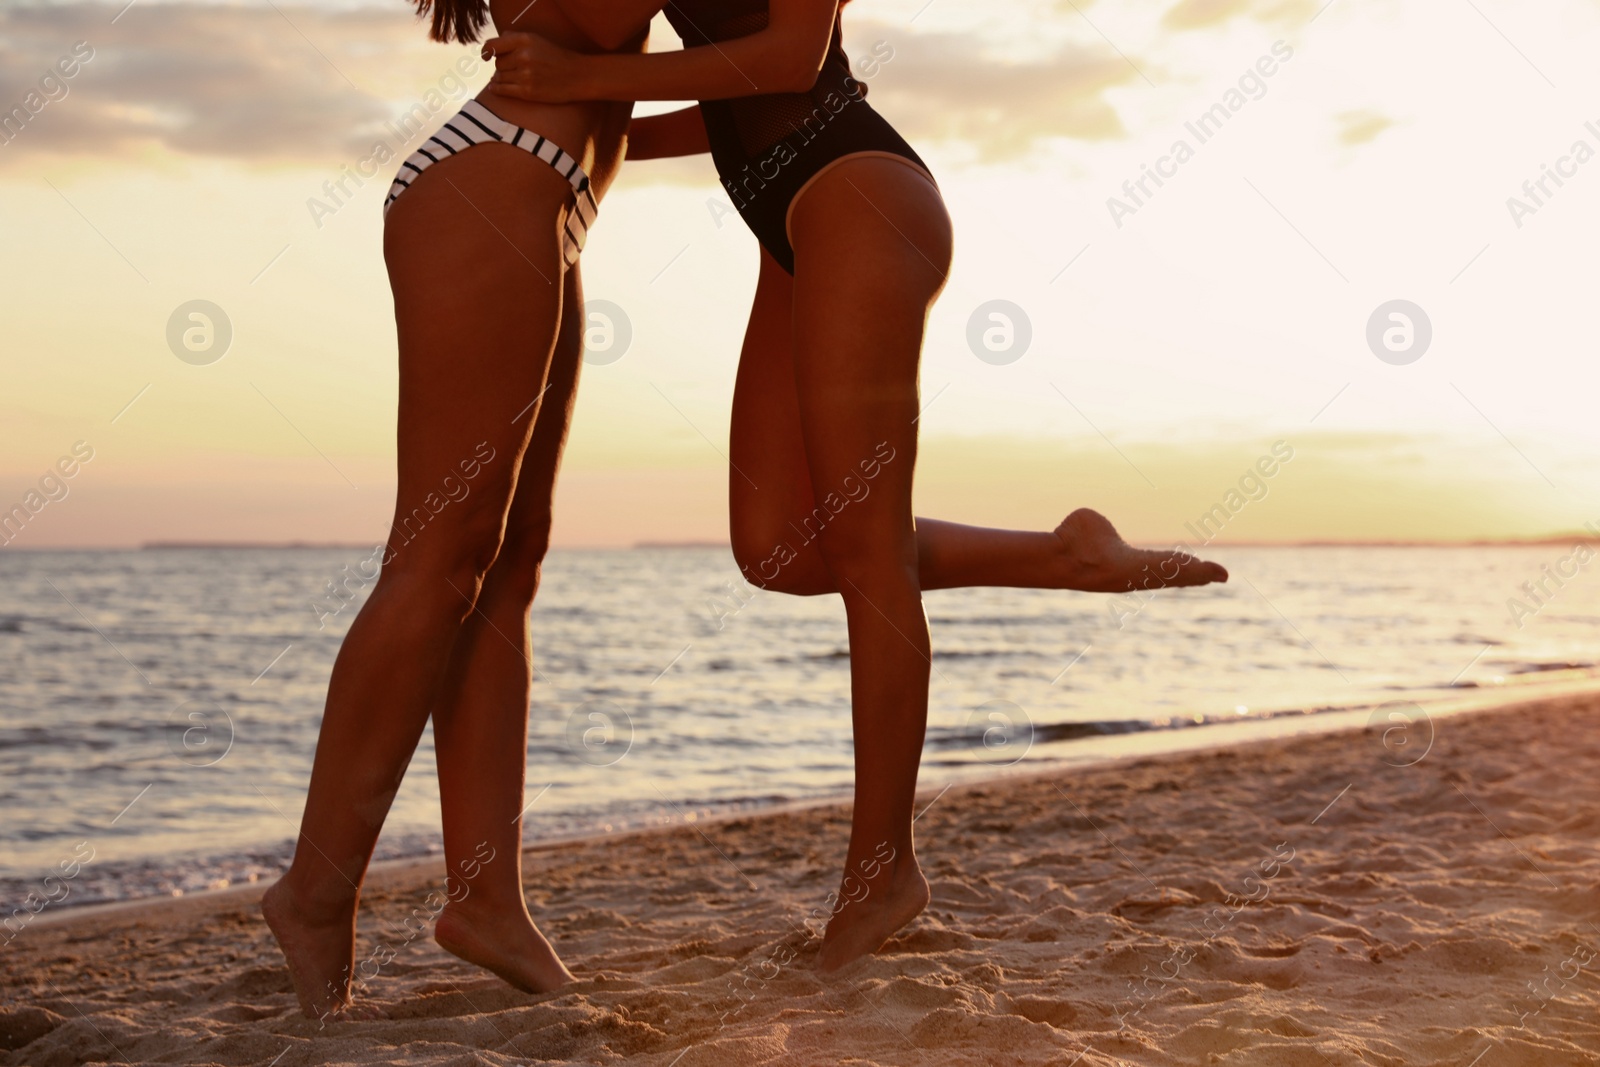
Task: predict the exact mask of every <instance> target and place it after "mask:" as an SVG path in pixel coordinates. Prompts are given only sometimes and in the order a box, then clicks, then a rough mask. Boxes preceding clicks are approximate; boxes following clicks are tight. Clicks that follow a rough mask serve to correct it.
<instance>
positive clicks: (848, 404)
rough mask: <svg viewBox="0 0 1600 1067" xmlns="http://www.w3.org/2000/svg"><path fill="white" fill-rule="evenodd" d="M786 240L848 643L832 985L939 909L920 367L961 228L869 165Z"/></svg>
mask: <svg viewBox="0 0 1600 1067" xmlns="http://www.w3.org/2000/svg"><path fill="white" fill-rule="evenodd" d="M791 232H792V235H793V242H794V247H795V280H794V297H793V304H794V320H793V330H794V379H795V386H796V396H797V398H798V405H797V406H798V415H799V425H800V435H801V437H802V439H803V441H804V447H805V460H806V469H807V471H808V472H809V475H810V483H811V487H812V492H813V495H814V496H815V497H816V498H817V499H818V500H821V501H823V502H824V506H825V507H826V508H827V510H826V511H825V512H824V513H823V514H822V515H820V516H814V517H813V520H812V524H811V525H810V526H807V524H805V523H801V527H800V528H801V531H802V536H808V537H809V538H810V540H811V541H814V543H815V544H816V546H817V548H818V551H819V554H820V556H821V558H822V561H823V563H824V564H825V565H826V566H827V569H828V572H829V574H830V575H831V576H832V579H833V583H834V586H835V587H836V588H837V589H838V590H839V593H840V596H841V597H842V598H843V600H844V605H845V615H846V619H847V623H848V626H849V634H850V696H851V719H852V724H853V726H854V732H855V749H856V751H855V765H856V773H855V807H854V811H853V814H852V819H851V829H850V846H849V850H848V852H847V853H846V859H845V872H844V876H843V879H842V881H841V886H840V899H841V901H844V902H845V903H844V904H843V906H842V907H841V908H840V909H839V910H838V911H837V912H836V913H835V914H834V916H833V918H832V920H831V921H830V922H829V924H828V929H827V932H826V933H825V934H824V936H823V943H822V953H821V965H822V967H823V969H825V970H832V969H834V968H837V967H840V966H843V965H844V964H846V963H848V962H850V961H851V960H853V959H856V958H858V957H860V956H862V955H865V954H867V953H869V952H872V951H874V950H876V949H877V948H878V947H879V946H880V945H882V944H883V942H884V941H885V940H887V939H888V938H889V937H890V936H891V935H892V934H893V933H894V932H895V931H896V930H897V929H899V928H900V927H901V926H904V925H905V924H906V923H908V922H910V921H911V919H912V918H914V917H915V916H916V915H917V913H918V912H920V911H921V910H922V909H923V907H925V906H926V904H927V901H928V885H927V881H926V880H925V879H924V878H923V876H922V872H921V870H920V869H919V868H918V866H917V861H916V856H915V853H914V850H913V846H912V839H911V817H912V804H913V801H914V798H915V794H916V788H917V766H918V763H919V762H920V760H921V757H922V742H923V732H924V729H925V727H926V725H927V716H928V672H929V668H930V662H931V661H930V659H929V655H930V652H929V641H928V624H927V618H926V616H925V615H924V613H923V609H922V595H921V588H920V586H919V584H918V578H917V567H918V559H917V537H916V528H915V523H914V520H913V518H912V514H911V484H912V473H913V468H914V467H915V464H916V451H917V428H916V424H915V421H914V420H915V419H916V416H917V365H918V361H919V359H920V357H921V350H922V335H923V329H924V325H925V323H926V319H927V314H928V308H929V307H930V306H931V305H932V303H933V300H934V297H935V296H936V295H937V294H938V292H939V290H940V289H941V288H942V287H943V285H944V278H945V271H946V270H947V269H948V266H949V262H950V223H949V219H948V217H947V216H946V214H945V211H944V205H943V202H942V201H941V200H940V198H939V194H938V191H937V190H936V189H935V188H934V187H933V185H932V184H931V183H929V182H928V181H927V180H926V179H924V178H923V177H922V176H920V175H918V174H916V173H915V172H914V171H912V170H910V169H909V168H907V167H904V166H900V165H899V164H896V163H894V162H892V161H887V160H883V159H877V158H862V159H852V160H846V161H844V162H842V163H840V164H838V165H837V166H835V167H834V168H833V169H832V170H830V171H829V172H827V173H826V174H824V175H823V176H822V177H820V178H819V179H818V180H817V181H816V182H815V183H813V185H812V186H811V188H810V189H809V190H807V192H806V193H805V194H804V196H803V197H802V198H801V199H800V201H799V202H798V203H797V204H796V205H795V208H794V213H793V223H792V227H791ZM758 484H759V483H758ZM863 489H867V491H863ZM839 501H846V503H844V504H843V505H842V506H839V505H838V502H839ZM830 502H832V503H831V504H830ZM808 543H809V542H808Z"/></svg>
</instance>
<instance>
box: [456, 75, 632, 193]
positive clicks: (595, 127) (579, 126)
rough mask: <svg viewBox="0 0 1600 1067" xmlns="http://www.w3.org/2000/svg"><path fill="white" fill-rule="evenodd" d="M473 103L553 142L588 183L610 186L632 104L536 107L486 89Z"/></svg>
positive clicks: (601, 186)
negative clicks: (567, 156) (575, 163)
mask: <svg viewBox="0 0 1600 1067" xmlns="http://www.w3.org/2000/svg"><path fill="white" fill-rule="evenodd" d="M477 100H478V103H480V104H482V105H483V106H484V107H486V108H488V109H489V110H490V111H492V112H494V113H495V114H496V115H498V116H499V117H500V118H502V119H504V120H505V121H506V122H509V123H511V124H512V125H513V126H521V127H522V128H523V129H525V130H528V131H530V132H532V133H536V134H538V135H539V136H541V137H543V138H545V139H546V140H547V141H553V142H555V144H556V146H557V147H559V148H561V149H562V150H564V151H565V152H566V153H567V154H568V155H570V156H571V157H572V158H573V159H576V160H577V161H578V164H579V166H581V167H583V169H584V172H585V173H586V174H588V175H589V180H590V181H591V182H592V183H594V184H595V185H596V186H599V187H600V189H604V187H605V186H606V185H608V184H610V181H611V178H612V176H613V175H614V174H615V172H616V169H617V166H618V164H619V163H620V162H621V156H622V148H623V143H624V139H625V138H626V136H627V132H628V121H629V117H630V116H631V114H632V111H633V105H632V104H628V103H608V102H604V101H586V102H583V103H576V104H536V103H531V102H529V101H527V100H517V99H515V98H513V97H509V96H502V95H500V94H499V93H496V92H493V91H492V90H490V89H487V88H486V89H484V90H483V91H482V92H480V93H479V94H478V96H477ZM598 191H599V190H597V193H598Z"/></svg>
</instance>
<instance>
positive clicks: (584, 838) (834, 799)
mask: <svg viewBox="0 0 1600 1067" xmlns="http://www.w3.org/2000/svg"><path fill="white" fill-rule="evenodd" d="M1561 674H1563V675H1570V677H1557V678H1551V677H1550V676H1549V675H1548V674H1546V675H1527V676H1524V677H1527V678H1529V679H1530V680H1529V681H1526V682H1513V683H1508V684H1506V685H1501V686H1493V687H1483V686H1467V687H1460V688H1458V689H1453V690H1451V692H1452V694H1453V695H1452V696H1450V697H1448V698H1440V699H1439V700H1438V701H1435V702H1430V703H1424V704H1421V705H1419V706H1420V707H1422V708H1423V709H1424V710H1425V711H1426V713H1427V714H1428V715H1429V716H1430V717H1435V718H1440V719H1448V718H1451V717H1453V716H1457V715H1472V714H1481V713H1489V714H1492V713H1494V712H1496V711H1499V710H1511V709H1513V708H1516V707H1520V706H1524V705H1530V704H1540V703H1543V702H1546V701H1550V700H1558V699H1561V698H1564V697H1569V696H1585V695H1593V696H1595V697H1597V698H1600V679H1597V678H1595V677H1594V676H1593V675H1591V674H1588V673H1585V672H1581V671H1574V672H1561ZM1519 685H1525V686H1528V687H1529V689H1530V690H1534V689H1536V690H1537V692H1524V693H1518V692H1516V691H1515V688H1516V687H1517V686H1519ZM1401 703H1405V702H1404V701H1402V702H1401ZM1380 706H1381V705H1370V704H1362V705H1355V706H1351V707H1336V708H1327V709H1315V710H1307V711H1301V712H1299V713H1298V714H1297V713H1296V712H1295V711H1294V710H1286V711H1283V712H1277V713H1274V714H1273V715H1272V717H1269V718H1254V719H1242V720H1240V721H1239V722H1216V723H1208V724H1206V725H1203V726H1196V727H1193V728H1165V729H1157V730H1148V731H1141V732H1130V733H1127V734H1110V735H1106V736H1103V737H1099V738H1085V739H1077V740H1074V741H1070V742H1066V743H1065V744H1066V745H1068V746H1072V747H1074V748H1076V749H1078V750H1079V751H1077V752H1076V753H1068V754H1063V755H1061V756H1057V757H1042V758H1039V759H1036V760H1033V761H1028V762H1031V763H1032V764H1033V765H1032V766H1027V765H1013V766H1008V767H1002V768H991V769H989V770H988V772H987V773H985V772H983V771H978V770H977V769H976V766H978V765H973V766H969V767H964V768H962V770H964V771H967V772H968V773H966V774H960V775H958V776H957V777H955V778H953V779H952V780H951V781H950V782H949V783H948V784H947V785H945V786H942V787H941V786H936V785H931V784H923V785H919V787H918V790H917V804H918V807H919V808H920V807H921V806H922V805H923V804H925V803H927V802H928V801H929V800H931V799H932V798H933V796H934V794H935V793H937V792H938V791H939V789H941V788H949V789H959V788H961V787H963V786H966V787H971V786H977V785H986V784H999V783H1009V782H1026V781H1031V780H1035V779H1039V778H1052V777H1058V776H1060V775H1062V774H1067V773H1087V772H1095V771H1101V770H1105V769H1107V768H1111V767H1116V766H1120V765H1130V764H1137V763H1139V762H1140V761H1143V760H1150V759H1157V760H1159V759H1180V758H1182V757H1184V756H1185V755H1192V754H1197V753H1206V752H1213V751H1219V750H1233V749H1239V750H1246V749H1249V748H1250V747H1252V746H1258V745H1269V744H1272V743H1273V742H1275V741H1289V740H1294V739H1297V738H1306V737H1320V736H1326V735H1329V734H1339V733H1344V732H1352V731H1360V730H1362V729H1363V728H1364V726H1365V724H1364V723H1363V722H1362V721H1361V719H1362V717H1363V716H1367V715H1369V713H1371V712H1373V711H1375V709H1376V708H1378V707H1380ZM1268 723H1275V724H1278V725H1280V726H1293V727H1294V728H1293V729H1288V730H1284V731H1283V732H1280V733H1275V734H1273V735H1271V736H1253V735H1254V734H1256V732H1257V731H1259V730H1260V729H1261V728H1263V727H1264V726H1265V725H1266V724H1268ZM1236 735H1244V736H1236ZM1140 741H1143V742H1146V745H1145V746H1144V747H1141V748H1137V749H1136V748H1135V747H1134V746H1136V745H1138V744H1139V742H1140ZM1151 741H1155V742H1158V743H1157V744H1155V745H1153V746H1152V745H1149V744H1148V742H1151ZM1097 742H1098V744H1097ZM1097 748H1098V749H1102V750H1109V751H1100V752H1091V751H1090V750H1092V749H1097ZM1118 749H1121V750H1122V751H1116V750H1118ZM932 755H934V756H936V755H937V753H936V752H935V753H932ZM930 762H931V761H930V758H929V754H925V755H924V770H923V773H922V775H921V776H920V777H921V778H922V779H923V780H926V779H928V778H930V777H938V775H931V774H930V773H929V769H928V764H929V763H930ZM729 803H730V804H734V803H742V802H739V801H730V802H729ZM849 803H850V794H849V793H848V792H836V793H829V794H825V795H821V796H815V797H802V798H796V799H792V800H785V801H779V802H773V803H770V804H758V805H754V806H751V807H748V808H739V809H735V810H724V811H714V812H710V813H702V812H694V813H692V814H693V816H694V817H693V818H690V819H687V820H686V819H685V818H684V817H683V816H681V815H678V816H664V817H660V818H658V819H657V820H656V822H655V823H654V824H653V825H649V826H638V827H629V828H627V829H622V830H615V831H603V830H602V831H593V830H591V831H575V832H571V833H555V834H551V835H549V836H540V837H536V838H526V839H525V840H524V843H523V847H522V853H523V855H524V856H528V855H530V854H534V853H538V852H542V851H549V850H551V849H555V848H559V847H562V846H566V845H574V844H579V845H582V844H589V845H600V844H602V843H607V842H618V841H623V840H628V839H632V838H635V837H638V836H641V835H646V836H648V835H652V834H658V833H664V832H668V831H672V830H675V829H682V828H684V827H688V826H696V825H698V826H702V827H704V826H716V825H720V824H724V823H728V822H732V821H736V820H741V819H750V818H761V817H765V816H774V815H790V814H798V813H803V812H807V811H811V810H813V809H816V808H823V807H829V806H848V804H849ZM290 840H292V839H290V838H285V843H288V842H289V841H290ZM124 862H139V861H124ZM425 868H437V869H438V870H439V871H440V872H441V874H442V872H443V869H444V857H443V854H442V852H431V853H421V854H413V855H403V856H395V857H391V858H388V859H383V860H374V861H373V863H372V865H371V867H370V872H371V874H370V876H369V877H378V876H380V875H381V874H383V873H385V872H388V873H390V874H410V873H415V872H417V871H420V870H422V869H425ZM274 880H275V878H262V879H258V880H256V881H254V882H244V883H240V884H235V885H229V886H226V887H224V888H221V889H203V890H192V891H188V892H184V893H182V894H179V895H155V894H152V895H149V896H142V897H131V898H129V899H126V900H108V901H95V902H92V903H85V904H77V905H73V904H67V905H64V906H61V907H51V908H47V909H46V910H45V911H43V912H41V913H39V914H38V915H37V916H36V917H35V918H34V919H33V920H32V921H31V922H30V923H29V925H30V926H34V927H38V926H44V925H47V924H56V923H61V922H65V921H69V920H71V919H72V918H75V917H78V916H83V915H89V914H101V913H114V912H117V911H124V910H130V909H138V908H141V907H147V906H156V905H161V904H181V903H182V902H184V901H207V900H212V899H230V898H231V897H234V896H239V895H248V894H249V893H250V892H251V891H252V890H254V891H258V892H259V891H264V890H265V888H266V887H267V886H268V885H271V884H272V881H274ZM0 947H3V946H0Z"/></svg>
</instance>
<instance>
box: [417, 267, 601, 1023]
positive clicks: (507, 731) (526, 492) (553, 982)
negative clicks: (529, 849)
mask: <svg viewBox="0 0 1600 1067" xmlns="http://www.w3.org/2000/svg"><path fill="white" fill-rule="evenodd" d="M582 309H583V289H582V285H581V283H580V281H579V275H578V270H577V269H576V268H573V269H572V270H569V271H568V272H567V277H566V283H565V290H564V293H563V297H562V315H561V331H560V335H559V337H558V338H557V341H556V351H555V358H554V360H553V361H552V363H551V366H550V382H549V387H548V390H547V392H546V393H545V395H544V399H543V401H542V402H541V404H540V408H539V418H538V421H537V422H536V423H535V424H534V427H533V440H532V441H531V442H530V443H529V445H528V450H527V452H526V453H525V454H524V455H523V457H522V469H521V472H520V474H519V475H518V478H517V493H516V497H515V499H514V500H513V501H512V503H511V513H510V515H509V516H508V517H507V519H506V532H505V539H504V541H503V542H502V543H501V546H500V555H499V556H498V557H497V558H496V559H495V561H494V566H493V567H491V568H490V569H489V574H488V577H487V578H485V579H484V583H483V592H482V593H481V594H480V595H479V596H478V606H477V610H475V611H474V612H473V614H472V615H471V616H470V617H469V618H468V619H467V621H466V622H465V623H463V624H462V627H461V634H460V636H459V637H458V638H457V639H456V647H455V651H454V654H453V655H452V656H451V659H450V668H449V671H448V673H447V675H446V680H445V685H444V689H443V692H442V693H441V694H440V698H439V701H438V703H437V704H435V705H434V709H433V734H434V743H435V746H436V750H437V753H438V761H439V794H440V800H441V802H442V806H443V809H444V854H445V862H446V866H447V868H448V870H449V872H450V878H449V885H448V887H447V890H448V896H449V899H450V902H449V903H448V904H446V905H445V907H444V910H443V911H442V912H441V913H440V915H439V919H438V922H437V924H436V927H435V932H434V939H435V940H436V941H437V942H438V943H439V945H440V946H441V947H443V948H444V949H446V950H447V951H449V952H451V953H453V954H455V955H457V956H460V957H461V958H462V959H464V960H467V961H468V962H470V963H475V964H477V965H478V966H480V967H484V968H487V969H488V970H491V971H493V972H494V973H495V974H498V975H499V976H500V977H501V978H504V979H505V980H506V981H507V982H510V983H511V984H512V985H514V986H516V987H517V988H518V989H522V990H524V991H526V992H530V993H544V992H548V991H550V990H552V989H555V988H557V987H559V986H561V985H563V984H565V983H566V982H568V981H570V980H571V979H572V975H571V973H570V972H568V971H567V969H566V967H565V966H564V965H563V964H562V963H561V960H560V958H559V957H558V956H557V955H556V953H555V950H554V949H552V948H551V947H550V943H549V942H548V941H546V940H545V937H544V935H543V934H541V933H540V932H539V930H538V928H537V927H536V926H535V925H534V922H533V918H532V917H531V916H530V915H529V914H528V907H527V903H526V900H525V898H524V897H523V892H522V808H523V804H524V799H523V793H524V782H525V776H526V765H527V751H528V705H529V698H530V695H531V689H532V685H533V648H532V643H531V640H530V637H529V633H528V609H529V608H530V607H531V606H532V604H533V599H534V596H535V595H536V594H537V593H538V591H539V577H540V570H541V567H542V565H543V563H544V557H545V553H546V551H547V550H548V549H549V547H550V521H551V508H552V505H553V503H554V496H555V483H556V473H557V471H558V470H559V468H560V466H561V452H562V448H563V446H564V445H565V444H566V438H567V428H568V426H569V425H570V423H571V418H572V408H573V404H574V402H575V401H576V399H577V395H578V371H579V368H580V367H581V366H582V361H583V360H582V357H583V311H582Z"/></svg>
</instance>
